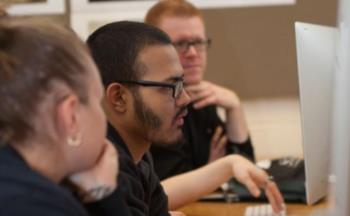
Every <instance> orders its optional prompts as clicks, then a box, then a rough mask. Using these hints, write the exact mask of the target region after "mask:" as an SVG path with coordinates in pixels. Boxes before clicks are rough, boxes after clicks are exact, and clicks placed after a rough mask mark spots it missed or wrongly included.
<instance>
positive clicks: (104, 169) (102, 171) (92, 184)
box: [69, 139, 119, 202]
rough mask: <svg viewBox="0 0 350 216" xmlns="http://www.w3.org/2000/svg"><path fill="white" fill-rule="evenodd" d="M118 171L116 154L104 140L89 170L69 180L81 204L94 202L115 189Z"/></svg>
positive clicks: (112, 147)
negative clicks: (101, 149)
mask: <svg viewBox="0 0 350 216" xmlns="http://www.w3.org/2000/svg"><path fill="white" fill-rule="evenodd" d="M118 170H119V163H118V153H117V150H116V149H115V147H114V146H113V144H112V143H111V142H110V141H108V140H107V139H105V145H104V149H103V152H102V154H101V155H100V157H99V159H98V161H97V163H96V164H95V166H93V167H92V168H91V169H89V170H86V171H82V172H79V173H75V174H73V175H71V176H70V177H69V180H70V181H71V182H72V183H73V184H74V185H75V186H76V187H77V188H78V195H79V196H80V198H81V199H82V201H83V202H94V201H97V200H101V199H102V198H104V197H106V196H108V195H109V194H111V193H112V192H113V191H114V190H115V189H116V187H117V179H116V178H117V174H118Z"/></svg>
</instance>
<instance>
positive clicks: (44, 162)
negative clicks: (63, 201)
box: [13, 143, 67, 184]
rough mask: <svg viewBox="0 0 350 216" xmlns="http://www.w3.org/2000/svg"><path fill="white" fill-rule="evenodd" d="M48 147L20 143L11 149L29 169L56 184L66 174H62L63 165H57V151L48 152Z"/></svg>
mask: <svg viewBox="0 0 350 216" xmlns="http://www.w3.org/2000/svg"><path fill="white" fill-rule="evenodd" d="M48 146H49V145H48V144H47V143H44V144H42V143H41V144H38V143H21V144H17V145H14V146H13V148H14V149H15V150H16V151H17V152H18V153H19V154H20V155H21V157H22V158H23V160H24V161H25V162H26V163H27V164H28V166H29V167H30V168H31V169H33V170H34V171H36V172H38V173H40V174H41V175H43V176H45V177H47V178H48V179H50V180H51V181H53V182H55V183H57V184H58V183H59V182H60V181H61V180H62V179H63V178H64V177H65V175H66V174H67V173H65V172H64V168H63V163H57V161H60V159H59V158H58V157H57V156H58V155H57V153H56V152H57V151H55V150H53V149H51V150H49V148H50V147H48ZM43 155H44V156H43Z"/></svg>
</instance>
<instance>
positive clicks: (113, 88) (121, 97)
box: [105, 83, 127, 113]
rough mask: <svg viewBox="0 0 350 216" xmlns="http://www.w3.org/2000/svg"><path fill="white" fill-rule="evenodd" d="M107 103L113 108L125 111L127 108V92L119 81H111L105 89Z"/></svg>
mask: <svg viewBox="0 0 350 216" xmlns="http://www.w3.org/2000/svg"><path fill="white" fill-rule="evenodd" d="M105 97H106V100H107V103H108V104H109V105H110V106H111V107H112V108H113V110H115V111H117V112H120V113H125V112H126V110H127V92H126V89H125V87H124V86H123V85H121V84H119V83H112V84H110V85H109V86H108V87H107V90H106V96H105Z"/></svg>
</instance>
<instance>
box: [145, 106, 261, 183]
mask: <svg viewBox="0 0 350 216" xmlns="http://www.w3.org/2000/svg"><path fill="white" fill-rule="evenodd" d="M218 126H222V127H223V128H225V124H224V122H222V121H221V119H220V118H219V116H218V115H217V112H216V107H215V106H207V107H205V108H203V109H199V110H197V109H194V108H193V107H192V106H189V109H188V114H187V116H186V117H185V123H184V127H183V133H184V141H182V142H180V143H177V144H175V145H171V146H165V145H164V146H152V147H151V153H152V156H153V159H154V168H155V170H156V173H157V174H158V176H159V178H160V179H161V180H163V179H165V178H168V177H171V176H174V175H177V174H180V173H184V172H188V171H191V170H194V169H197V168H199V167H201V166H203V165H206V164H207V163H208V160H209V153H210V142H211V138H212V136H213V134H214V132H215V129H216V128H217V127H218ZM226 152H227V154H232V153H238V154H241V155H243V156H246V157H247V158H249V159H251V160H254V151H253V146H252V144H251V142H250V138H249V137H248V139H247V140H246V141H245V142H244V143H242V144H239V143H234V142H231V141H228V143H227V145H226Z"/></svg>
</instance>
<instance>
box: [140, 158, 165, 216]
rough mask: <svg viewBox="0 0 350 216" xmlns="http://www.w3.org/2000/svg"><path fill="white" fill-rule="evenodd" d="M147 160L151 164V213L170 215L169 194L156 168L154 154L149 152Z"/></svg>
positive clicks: (157, 215)
mask: <svg viewBox="0 0 350 216" xmlns="http://www.w3.org/2000/svg"><path fill="white" fill-rule="evenodd" d="M146 157H147V160H148V161H149V165H150V168H151V169H150V172H151V174H150V176H149V183H150V186H151V197H152V198H151V202H150V211H151V213H150V215H154V216H170V214H169V209H168V196H167V195H166V194H165V192H164V189H163V187H162V185H161V184H160V180H159V178H158V176H157V174H156V172H155V170H154V163H153V158H152V155H151V154H150V153H149V152H148V153H147V155H146Z"/></svg>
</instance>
